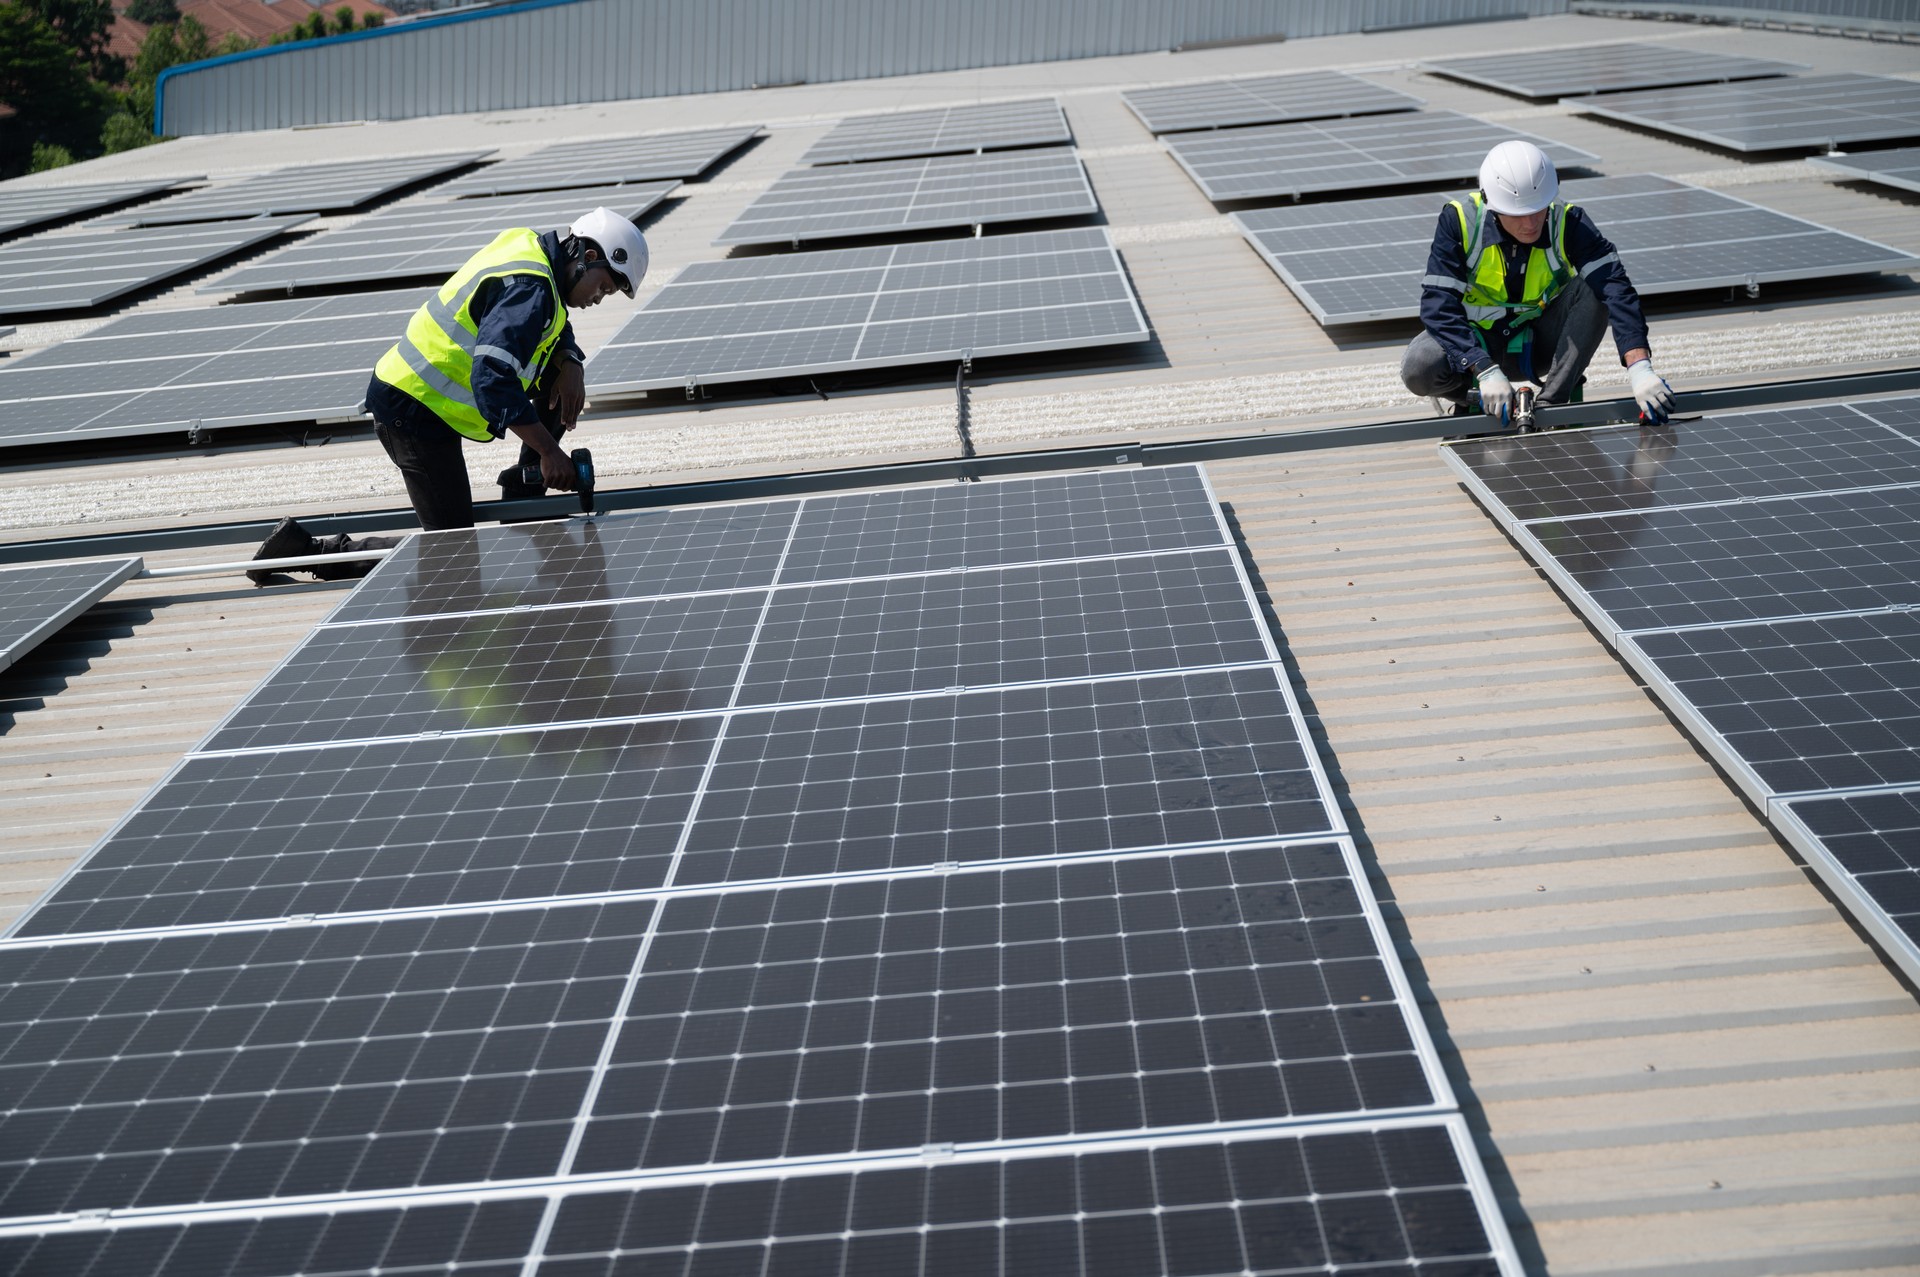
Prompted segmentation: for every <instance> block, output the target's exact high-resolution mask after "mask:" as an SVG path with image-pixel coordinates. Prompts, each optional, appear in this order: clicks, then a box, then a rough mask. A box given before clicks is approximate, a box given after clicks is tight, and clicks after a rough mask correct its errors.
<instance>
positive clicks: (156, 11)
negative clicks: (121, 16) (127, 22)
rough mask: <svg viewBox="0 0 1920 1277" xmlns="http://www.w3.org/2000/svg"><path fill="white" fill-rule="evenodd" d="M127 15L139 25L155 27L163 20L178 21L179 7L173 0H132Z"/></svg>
mask: <svg viewBox="0 0 1920 1277" xmlns="http://www.w3.org/2000/svg"><path fill="white" fill-rule="evenodd" d="M127 16H128V17H129V18H132V19H133V20H134V21H135V22H138V23H139V24H140V25H141V26H145V27H157V26H159V25H160V24H161V23H163V22H178V21H180V8H179V6H178V5H176V4H175V3H174V0H133V3H132V4H130V5H128V6H127Z"/></svg>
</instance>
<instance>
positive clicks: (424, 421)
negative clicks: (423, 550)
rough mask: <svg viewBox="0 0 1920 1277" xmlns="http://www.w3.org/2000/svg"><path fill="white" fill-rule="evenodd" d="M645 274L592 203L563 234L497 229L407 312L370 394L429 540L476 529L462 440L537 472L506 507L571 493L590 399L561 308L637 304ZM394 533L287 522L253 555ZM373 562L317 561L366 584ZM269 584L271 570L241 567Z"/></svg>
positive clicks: (333, 573)
mask: <svg viewBox="0 0 1920 1277" xmlns="http://www.w3.org/2000/svg"><path fill="white" fill-rule="evenodd" d="M646 273H647V241H646V239H645V238H644V237H643V236H642V235H641V234H640V231H639V230H638V229H637V228H636V227H635V226H634V224H633V223H632V222H630V221H628V220H627V219H626V218H624V217H622V216H620V215H619V214H618V213H616V212H614V211H613V210H611V209H606V208H596V209H594V210H593V211H592V212H591V213H588V214H587V215H586V216H585V217H582V218H581V219H580V220H579V221H577V222H575V223H574V224H573V225H572V226H570V227H568V228H567V230H566V232H565V233H564V234H563V233H561V232H559V231H549V232H547V233H546V234H540V233H538V232H535V231H532V230H528V229H526V228H518V229H515V230H509V231H502V232H501V233H500V235H499V236H498V237H497V238H496V239H495V240H494V241H493V242H492V243H491V244H488V245H487V246H486V247H485V248H483V249H481V250H480V251H479V252H478V253H475V254H474V255H473V258H472V260H470V261H468V262H467V264H466V265H465V266H462V267H461V268H460V269H459V270H458V271H457V272H455V273H454V276H453V278H452V279H449V280H448V281H447V282H446V283H445V284H443V285H442V286H441V288H440V291H439V292H437V293H435V294H434V295H433V296H432V297H430V298H428V299H427V302H426V304H425V305H423V306H421V307H420V309H419V310H417V311H415V312H414V314H413V317H412V318H411V319H409V320H408V321H407V331H406V334H405V335H404V336H402V337H401V338H400V340H399V341H398V342H397V343H396V344H395V345H394V346H393V347H392V348H391V349H389V350H388V351H387V353H386V354H384V355H382V356H381V357H380V362H379V363H378V364H377V365H376V366H375V367H374V370H373V380H372V382H371V383H369V384H368V386H367V410H368V411H369V412H370V413H372V415H373V421H374V433H375V434H376V435H378V436H379V439H380V444H381V446H382V447H384V448H385V449H386V450H387V456H389V457H391V458H392V459H393V464H394V465H396V466H398V467H399V468H400V474H401V476H402V477H403V478H404V479H405V480H406V484H407V497H408V499H409V500H411V501H412V503H413V512H414V514H415V515H417V516H418V517H419V520H420V526H421V527H422V528H424V529H426V530H427V531H429V532H435V531H439V530H441V529H443V528H470V527H472V526H473V489H472V486H471V485H470V484H469V482H468V479H467V465H466V460H465V458H464V457H463V456H462V455H461V451H460V448H461V444H462V443H463V442H464V441H465V440H468V439H472V440H476V441H478V442H481V443H486V442H488V441H489V440H493V439H498V438H500V437H501V436H502V435H506V434H512V435H514V436H515V437H517V438H518V439H519V440H520V464H521V465H538V466H539V468H540V477H541V479H542V480H543V483H542V486H540V487H523V486H521V485H519V484H517V483H515V484H513V485H509V486H504V487H503V488H502V495H503V496H504V497H505V498H507V499H509V500H514V499H519V498H524V497H537V496H539V495H540V494H541V493H543V492H545V491H546V490H547V489H548V488H559V489H562V490H571V489H573V488H574V487H576V486H577V485H576V481H575V474H574V467H573V461H572V459H571V458H570V457H569V456H568V455H567V453H566V451H565V450H564V449H563V448H561V446H560V436H562V435H563V434H565V433H566V432H567V431H568V430H569V429H570V428H572V426H573V424H574V421H575V419H576V418H578V417H579V415H580V409H581V407H582V406H583V405H584V404H585V403H586V376H585V374H584V372H583V368H582V365H583V362H584V361H583V359H582V356H581V354H580V347H579V345H578V344H577V343H576V342H575V341H574V339H573V329H572V326H571V325H570V324H568V322H567V310H568V309H569V308H573V309H578V308H580V307H584V306H594V305H598V304H599V303H600V302H601V301H602V300H604V299H605V298H606V297H607V296H609V295H610V294H612V293H613V292H614V291H615V290H618V291H620V292H622V293H625V294H626V295H627V296H628V297H632V296H633V294H634V290H635V289H636V288H638V287H639V285H640V281H641V279H642V278H643V277H644V276H645V275H646ZM395 544H397V542H396V541H395V540H394V539H393V538H391V537H358V538H355V537H349V536H346V535H344V534H341V535H338V536H330V537H320V538H316V537H314V536H311V535H309V534H308V532H307V530H306V529H305V528H302V527H301V526H300V525H299V524H298V523H296V522H294V521H293V520H292V519H282V520H281V521H280V523H279V525H278V526H277V527H275V528H274V530H273V531H272V533H270V534H269V535H268V537H267V539H266V540H265V541H264V542H262V543H261V545H260V549H259V551H258V552H257V553H256V554H255V555H254V556H253V557H254V558H256V559H284V558H296V557H299V556H302V555H308V554H340V553H348V552H351V551H356V550H382V549H388V548H390V547H392V546H394V545H395ZM372 568H373V561H372V560H365V561H361V562H341V563H323V564H316V565H315V566H314V567H313V568H311V569H309V570H310V571H312V573H313V575H314V576H316V577H318V578H319V579H320V580H323V581H334V580H342V579H348V578H353V577H361V576H365V575H366V574H367V573H368V572H369V571H371V570H372ZM247 576H248V577H249V578H251V579H252V581H253V582H254V584H256V585H264V584H266V582H267V580H268V579H269V578H270V577H271V576H272V573H271V572H270V571H262V570H257V569H256V570H253V571H249V572H248V573H247Z"/></svg>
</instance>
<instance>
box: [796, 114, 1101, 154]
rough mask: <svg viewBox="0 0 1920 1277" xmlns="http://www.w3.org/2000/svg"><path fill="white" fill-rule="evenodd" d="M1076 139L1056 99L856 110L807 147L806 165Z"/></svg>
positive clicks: (1041, 143)
mask: <svg viewBox="0 0 1920 1277" xmlns="http://www.w3.org/2000/svg"><path fill="white" fill-rule="evenodd" d="M1071 141H1073V131H1072V130H1071V129H1069V128H1068V127H1067V116H1066V113H1065V112H1064V111H1062V110H1061V109H1060V104H1059V103H1058V102H1056V101H1054V100H1053V99H1052V98H1027V99H1024V100H1022V101H1018V102H983V103H978V104H974V105H969V106H943V107H936V108H934V109H932V110H928V111H897V112H892V113H888V114H883V115H854V116H849V117H848V118H846V119H844V120H842V121H840V122H839V123H838V124H836V125H834V126H833V128H832V129H831V130H829V131H828V133H827V135H826V136H825V137H823V138H821V139H820V140H819V141H818V142H815V143H814V144H813V145H812V146H810V147H808V148H807V151H806V154H804V155H802V156H801V157H800V162H801V163H802V164H844V163H848V162H850V161H855V160H894V159H904V158H906V157H907V156H911V155H952V154H959V153H962V152H966V151H992V150H998V149H1000V148H1002V147H1012V146H1045V145H1048V144H1051V143H1054V142H1071Z"/></svg>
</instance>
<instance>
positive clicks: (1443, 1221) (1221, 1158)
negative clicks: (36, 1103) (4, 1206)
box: [0, 1117, 1520, 1277]
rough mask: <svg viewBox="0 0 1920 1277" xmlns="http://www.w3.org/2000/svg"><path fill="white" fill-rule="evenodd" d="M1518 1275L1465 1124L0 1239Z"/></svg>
mask: <svg viewBox="0 0 1920 1277" xmlns="http://www.w3.org/2000/svg"><path fill="white" fill-rule="evenodd" d="M1512 1254H1513V1252H1512V1243H1511V1242H1509V1241H1508V1240H1507V1239H1506V1235H1505V1230H1504V1228H1503V1226H1502V1225H1501V1223H1500V1219H1499V1214H1498V1209H1497V1207H1496V1206H1495V1205H1494V1204H1493V1200H1492V1197H1491V1194H1490V1192H1489V1190H1488V1189H1487V1187H1486V1183H1485V1178H1484V1174H1483V1173H1482V1172H1481V1170H1480V1168H1479V1165H1478V1163H1477V1159H1476V1158H1475V1156H1474V1154H1473V1151H1472V1145H1471V1137H1470V1136H1469V1135H1468V1134H1467V1133H1466V1130H1465V1127H1464V1125H1463V1124H1462V1123H1461V1122H1460V1119H1458V1118H1455V1117H1446V1118H1418V1119H1395V1120H1387V1121H1381V1122H1374V1123H1367V1124H1355V1123H1331V1124H1328V1125H1327V1126H1326V1127H1324V1128H1319V1129H1315V1130H1312V1131H1307V1132H1299V1133H1295V1132H1279V1133H1276V1132H1270V1131H1252V1132H1240V1133H1235V1134H1230V1135H1225V1136H1219V1135H1215V1136H1209V1137H1207V1138H1204V1139H1186V1140H1179V1139H1174V1140H1164V1139H1163V1140H1157V1141H1116V1142H1110V1143H1106V1144H1103V1145H1099V1146H1093V1147H1075V1148H1067V1149H1056V1148H1040V1149H1034V1150H1023V1151H1019V1152H1016V1153H1012V1154H1009V1155H1006V1156H1003V1157H995V1158H992V1159H982V1158H980V1157H978V1156H971V1155H964V1154H963V1155H961V1156H958V1157H955V1158H953V1159H951V1160H946V1161H941V1162H937V1163H932V1164H929V1163H927V1162H925V1161H921V1160H919V1159H916V1160H915V1161H913V1162H905V1161H902V1160H899V1159H895V1160H891V1161H887V1160H881V1161H875V1162H868V1163H862V1164H858V1165H847V1164H844V1163H841V1164H835V1163H826V1164H823V1165H820V1166H816V1167H812V1168H794V1169H791V1170H781V1171H777V1172H767V1173H763V1174H760V1175H756V1176H750V1177H742V1178H730V1179H726V1180H713V1181H709V1182H703V1181H687V1180H684V1179H682V1180H674V1179H667V1180H655V1179H650V1180H645V1181H629V1182H625V1183H622V1182H620V1181H617V1180H616V1181H613V1182H603V1183H597V1184H590V1185H582V1186H579V1187H577V1188H574V1189H572V1190H571V1191H568V1192H564V1193H559V1194H554V1195H552V1196H551V1198H550V1197H549V1196H548V1195H547V1194H545V1193H542V1194H539V1195H535V1196H499V1195H494V1196H489V1197H488V1198H486V1199H484V1200H481V1201H477V1202H473V1201H462V1202H445V1201H434V1202H396V1203H388V1202H381V1203H377V1204H375V1205H374V1206H373V1207H371V1208H369V1207H366V1206H360V1207H358V1208H345V1209H337V1210H335V1209H330V1210H327V1211H324V1212H319V1211H313V1210H308V1211H306V1212H296V1213H286V1212H275V1213H271V1214H264V1215H261V1214H256V1215H248V1216H243V1217H238V1218H230V1219H218V1220H207V1219H194V1218H190V1217H188V1218H180V1219H162V1220H160V1221H158V1222H154V1221H148V1220H141V1219H138V1218H135V1219H127V1220H120V1219H116V1220H113V1221H110V1222H98V1221H81V1222H78V1223H76V1224H73V1225H68V1226H65V1227H63V1228H61V1229H60V1230H58V1231H57V1232H49V1233H46V1234H41V1235H38V1236H34V1235H28V1236H14V1237H10V1238H0V1268H4V1269H5V1270H6V1271H8V1272H14V1273H32V1272H56V1271H57V1272H61V1273H67V1274H72V1277H108V1274H111V1273H116V1272H120V1273H124V1272H140V1273H143V1274H152V1275H153V1277H201V1275H202V1274H206V1273H215V1272H218V1273H229V1272H231V1273H240V1272H248V1273H251V1272H268V1271H271V1272H311V1273H319V1272H325V1273H327V1274H330V1275H338V1277H370V1275H372V1274H378V1273H397V1272H405V1271H407V1270H408V1269H409V1267H410V1266H412V1265H415V1264H418V1263H420V1262H421V1261H422V1260H423V1258H424V1259H425V1260H426V1261H427V1262H429V1263H430V1264H431V1266H432V1270H433V1271H434V1272H446V1273H458V1274H489V1275H492V1277H500V1275H503V1274H508V1273H515V1274H517V1273H521V1272H535V1273H538V1274H542V1275H543V1277H613V1275H614V1274H616V1273H620V1274H625V1273H642V1272H644V1273H648V1274H673V1275H674V1277H688V1275H689V1274H691V1275H694V1277H709V1275H711V1277H720V1275H722V1274H745V1273H753V1274H760V1273H763V1272H764V1273H766V1274H768V1275H769V1277H787V1275H789V1274H793V1275H795V1277H798V1275H799V1274H842V1273H844V1274H864V1273H887V1274H899V1275H901V1277H949V1275H952V1274H962V1273H964V1274H968V1277H1016V1275H1018V1274H1038V1273H1047V1274H1059V1273H1080V1272H1085V1273H1090V1274H1091V1273H1098V1274H1100V1275H1101V1277H1163V1275H1164V1274H1167V1273H1209V1274H1211V1273H1242V1272H1260V1273H1284V1272H1314V1273H1326V1274H1350V1275H1352V1277H1359V1274H1361V1273H1380V1272H1395V1271H1409V1272H1410V1271H1414V1270H1415V1268H1416V1267H1417V1270H1418V1271H1420V1272H1423V1273H1434V1274H1440V1275H1442V1277H1499V1275H1501V1274H1505V1275H1508V1277H1513V1275H1515V1274H1518V1273H1519V1271H1520V1269H1519V1267H1518V1265H1517V1263H1516V1262H1515V1261H1514V1259H1513V1257H1512ZM1383 1263H1384V1264H1387V1265H1390V1266H1389V1267H1382V1265H1383Z"/></svg>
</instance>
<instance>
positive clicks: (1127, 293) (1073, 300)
mask: <svg viewBox="0 0 1920 1277" xmlns="http://www.w3.org/2000/svg"><path fill="white" fill-rule="evenodd" d="M1147 336H1148V333H1147V325H1146V319H1145V316H1143V315H1142V314H1141V312H1140V306H1139V303H1138V302H1137V301H1136V300H1135V298H1134V295H1133V288H1132V286H1131V285H1130V284H1129V283H1128V281H1127V278H1126V273H1125V271H1124V270H1123V269H1122V267H1121V265H1120V258H1119V254H1118V253H1117V252H1115V250H1114V247H1113V242H1112V240H1111V239H1110V238H1109V237H1108V235H1107V232H1106V230H1105V229H1104V228H1098V227H1096V228H1091V229H1085V230H1064V231H1037V232H1033V233H1030V234H1020V235H995V236H988V237H984V238H973V239H959V240H936V241H929V242H926V243H916V244H899V245H892V246H885V247H879V248H855V249H835V250H830V251H826V252H810V253H794V254H790V255H786V256H780V257H744V258H733V259H730V260H727V261H720V262H695V263H693V264H692V265H689V266H687V267H684V268H683V269H682V270H681V271H680V273H679V274H677V275H675V276H674V278H673V279H672V280H671V281H669V282H668V284H667V286H666V287H665V288H662V289H661V290H660V291H659V292H658V293H655V294H654V295H653V296H652V297H651V298H649V299H648V301H647V303H646V305H644V306H643V307H641V308H640V310H639V311H638V312H637V313H635V314H634V316H633V317H632V318H631V319H629V320H627V322H626V323H625V324H624V325H623V326H622V327H621V329H620V331H619V332H617V333H615V334H614V335H613V337H612V338H611V339H610V340H609V341H608V342H607V344H606V345H604V346H602V347H601V348H600V349H599V350H598V351H596V352H595V353H594V355H593V356H592V358H591V359H589V360H588V363H587V381H588V384H590V385H591V386H593V388H594V389H595V391H596V392H601V393H605V392H612V391H627V390H647V389H656V388H662V387H676V388H678V387H683V386H694V385H703V384H714V383H720V382H729V381H749V380H754V379H758V378H765V377H780V376H797V375H801V374H805V373H812V372H824V371H829V370H835V369H849V370H850V369H857V368H885V367H895V366H899V365H903V364H917V363H931V362H935V361H945V360H959V359H963V358H968V357H984V356H988V355H1000V354H1012V353H1017V352H1026V351H1043V350H1065V349H1071V348H1075V347H1082V346H1105V345H1118V344H1124V343H1127V342H1136V341H1145V340H1146V339H1147Z"/></svg>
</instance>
